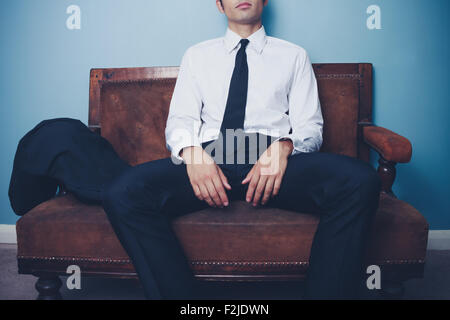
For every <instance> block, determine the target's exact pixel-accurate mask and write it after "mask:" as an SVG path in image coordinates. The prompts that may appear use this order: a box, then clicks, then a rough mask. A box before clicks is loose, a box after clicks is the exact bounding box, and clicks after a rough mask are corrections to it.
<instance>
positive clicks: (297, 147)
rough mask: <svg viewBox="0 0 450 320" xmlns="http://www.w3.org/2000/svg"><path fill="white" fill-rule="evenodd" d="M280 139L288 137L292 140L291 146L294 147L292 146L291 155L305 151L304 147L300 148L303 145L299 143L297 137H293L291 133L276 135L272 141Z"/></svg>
mask: <svg viewBox="0 0 450 320" xmlns="http://www.w3.org/2000/svg"><path fill="white" fill-rule="evenodd" d="M281 139H289V140H291V141H292V146H293V147H294V148H292V152H291V154H290V155H291V156H293V155H296V154H298V153H304V152H305V151H303V149H304V148H302V146H303V145H302V144H301V143H299V141H298V140H297V139H295V138H294V135H293V134H288V135H285V136H281V137H278V138H277V139H276V140H275V141H274V142H276V141H279V140H281ZM272 143H273V142H272Z"/></svg>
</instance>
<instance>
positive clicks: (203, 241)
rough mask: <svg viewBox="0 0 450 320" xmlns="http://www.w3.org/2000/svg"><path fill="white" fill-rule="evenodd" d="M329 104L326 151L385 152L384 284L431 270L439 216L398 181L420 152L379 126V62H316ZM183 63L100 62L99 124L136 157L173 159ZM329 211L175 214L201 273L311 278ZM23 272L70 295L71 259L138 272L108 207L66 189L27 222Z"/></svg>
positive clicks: (95, 88)
mask: <svg viewBox="0 0 450 320" xmlns="http://www.w3.org/2000/svg"><path fill="white" fill-rule="evenodd" d="M314 70H315V73H316V77H317V81H318V85H319V92H320V100H321V104H322V112H323V116H324V132H323V134H324V141H323V146H322V148H321V151H322V152H333V153H337V154H345V155H349V156H352V157H358V158H359V159H362V160H363V161H369V150H370V148H373V149H374V150H375V151H376V152H377V153H378V154H379V156H380V158H379V167H378V172H379V174H380V176H381V178H382V182H383V184H382V185H383V192H382V194H381V197H380V205H379V209H378V212H377V214H376V219H375V223H374V226H373V230H372V235H371V240H370V245H369V247H368V248H367V259H366V262H367V265H371V264H376V265H379V266H380V267H381V269H382V280H383V289H384V292H385V293H390V294H391V295H394V294H396V295H398V294H400V293H401V288H402V287H401V282H402V281H404V280H407V279H410V278H414V277H422V276H423V269H424V263H425V252H426V247H427V236H428V224H427V222H426V220H425V218H424V217H423V216H422V215H421V214H420V212H418V211H417V210H416V209H415V208H414V207H412V206H411V205H410V204H408V203H406V202H404V201H402V200H400V199H397V198H396V197H395V196H394V194H393V193H392V189H391V186H392V184H393V182H394V179H395V166H396V163H399V162H400V163H407V162H409V161H410V158H411V153H412V148H411V144H410V142H409V141H408V140H407V139H406V138H403V137H402V136H400V135H397V134H395V133H393V132H392V131H389V130H387V129H384V128H381V127H377V126H375V125H373V124H372V122H371V118H372V65H371V64H367V63H362V64H315V65H314ZM177 74H178V67H154V68H123V69H93V70H91V75H90V95H89V96H90V100H89V127H90V128H91V129H92V130H94V131H95V132H98V133H99V134H101V135H102V136H104V137H105V138H106V139H108V140H109V141H110V142H111V143H112V145H113V146H114V148H115V149H116V151H117V152H118V153H119V155H120V156H121V157H122V158H123V159H125V160H127V161H128V162H129V163H130V164H132V165H135V164H138V163H142V162H145V161H150V160H154V159H159V158H163V157H168V156H169V153H168V151H167V150H166V147H165V139H164V127H165V121H166V117H167V113H168V107H169V103H170V99H171V95H172V92H173V89H174V86H175V81H176V77H177ZM318 220H319V218H318V217H317V216H315V215H312V214H309V213H306V212H305V213H295V212H289V211H284V210H279V209H271V208H258V209H255V208H253V207H251V206H250V205H248V204H246V203H245V202H233V203H231V208H230V210H227V212H226V214H225V213H223V212H222V211H220V210H219V209H213V208H211V209H205V210H202V211H199V212H194V213H191V214H189V215H184V216H181V217H178V218H176V219H175V220H173V227H174V229H175V232H176V234H177V236H178V237H179V240H180V241H181V243H182V246H183V248H184V250H185V253H186V256H187V258H188V259H189V261H190V263H191V266H192V269H193V271H194V273H195V275H196V277H197V278H198V279H202V280H228V281H265V280H267V281H269V280H272V281H273V280H280V281H281V280H282V281H296V280H302V278H304V275H305V271H306V269H307V267H308V257H309V253H310V247H311V243H312V239H313V236H314V232H315V230H316V227H317V223H318ZM17 241H18V256H17V258H18V266H19V273H21V274H33V275H35V276H37V277H39V279H38V281H37V283H36V288H37V290H38V291H39V298H43V299H47V298H59V297H60V295H59V293H58V290H59V288H60V286H61V281H60V279H59V277H58V276H61V275H67V274H66V269H67V267H68V266H69V265H73V264H75V265H78V266H80V268H81V272H82V276H96V277H121V278H136V274H135V271H134V268H133V266H132V264H131V263H130V260H129V258H128V256H127V254H126V253H125V251H124V249H123V248H122V246H121V245H120V243H119V241H118V240H117V238H116V236H115V234H114V232H113V230H112V228H111V226H110V224H109V222H108V220H107V217H106V215H105V213H104V211H103V209H102V208H101V207H100V206H97V205H87V204H84V203H81V202H79V201H77V200H76V199H75V198H74V196H73V195H71V194H70V193H69V194H68V193H66V192H65V191H64V190H63V188H61V192H60V193H59V194H58V195H57V196H56V197H55V198H53V199H51V200H49V201H47V202H45V203H42V204H40V205H38V206H37V207H35V208H33V209H32V210H30V211H29V212H28V213H27V214H26V215H24V216H23V217H22V218H20V219H19V220H18V222H17Z"/></svg>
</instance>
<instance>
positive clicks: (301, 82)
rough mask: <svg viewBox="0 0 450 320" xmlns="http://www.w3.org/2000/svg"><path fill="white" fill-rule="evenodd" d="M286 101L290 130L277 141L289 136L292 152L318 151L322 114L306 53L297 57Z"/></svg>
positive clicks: (312, 71)
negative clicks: (292, 147)
mask: <svg viewBox="0 0 450 320" xmlns="http://www.w3.org/2000/svg"><path fill="white" fill-rule="evenodd" d="M288 101H289V121H290V123H291V128H292V131H291V133H290V134H288V135H285V136H281V137H279V138H278V139H277V140H279V139H281V138H288V139H290V140H291V141H292V143H293V146H294V149H293V150H292V153H291V155H295V154H297V153H302V152H305V153H308V152H314V151H319V149H320V147H321V145H322V130H323V117H322V111H321V107H320V101H319V92H318V89H317V81H316V77H315V75H314V70H313V68H312V64H311V61H310V59H309V57H308V54H307V53H306V52H304V54H299V55H298V56H297V61H296V67H295V72H294V76H293V80H292V83H291V88H290V90H289V94H288ZM277 140H275V141H277Z"/></svg>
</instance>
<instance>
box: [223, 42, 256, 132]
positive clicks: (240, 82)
mask: <svg viewBox="0 0 450 320" xmlns="http://www.w3.org/2000/svg"><path fill="white" fill-rule="evenodd" d="M240 43H241V48H240V49H239V51H238V53H237V54H236V61H235V64H234V70H233V76H232V77H231V83H230V90H229V91H228V100H227V104H226V107H225V113H224V116H223V121H222V125H221V127H220V131H221V133H222V134H223V135H224V136H225V133H226V131H225V130H226V129H238V128H241V129H243V128H244V118H245V106H246V104H247V89H248V65H247V53H246V52H245V48H246V47H247V45H248V43H249V40H247V39H242V40H241V41H240Z"/></svg>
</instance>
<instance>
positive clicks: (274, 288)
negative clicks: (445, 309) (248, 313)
mask: <svg viewBox="0 0 450 320" xmlns="http://www.w3.org/2000/svg"><path fill="white" fill-rule="evenodd" d="M16 250H17V249H16V246H15V245H8V244H0V266H1V267H0V269H1V270H2V272H1V273H0V300H9V299H35V298H36V291H35V289H34V284H35V282H36V278H35V277H34V276H29V275H19V274H18V273H17V260H16ZM65 279H66V278H63V279H62V280H63V287H62V288H61V294H62V295H63V297H64V299H73V300H79V299H89V300H90V299H143V298H144V297H143V294H142V290H141V288H140V286H139V283H138V282H137V281H135V280H121V279H95V278H82V280H81V281H82V283H81V290H68V289H67V287H66V286H65ZM203 286H204V289H205V290H208V292H209V293H210V294H209V296H210V297H211V299H256V300H258V299H261V300H265V299H275V300H276V299H283V300H297V299H300V297H301V290H302V288H301V284H299V283H232V284H224V283H204V284H203ZM405 289H406V293H405V296H404V298H405V299H445V300H450V251H443V250H440V251H436V250H434V251H428V254H427V264H426V267H425V277H424V278H423V279H413V280H409V281H407V282H406V283H405ZM365 298H367V299H380V298H381V297H380V295H379V294H378V293H377V292H376V291H372V292H371V293H369V294H367V296H366V297H365Z"/></svg>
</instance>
